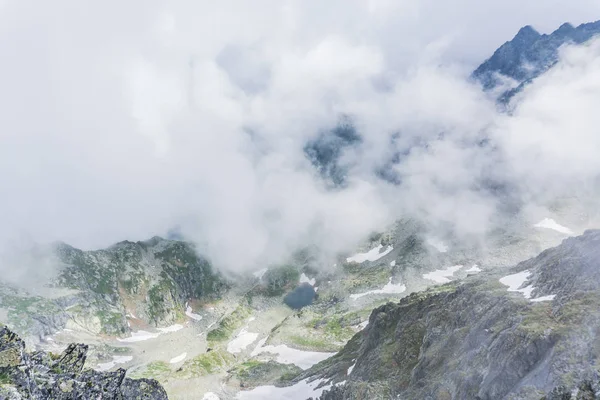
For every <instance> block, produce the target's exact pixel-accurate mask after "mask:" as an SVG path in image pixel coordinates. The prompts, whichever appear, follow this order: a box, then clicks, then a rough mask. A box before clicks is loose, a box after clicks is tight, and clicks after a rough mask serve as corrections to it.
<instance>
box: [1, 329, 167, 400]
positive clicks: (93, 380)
mask: <svg viewBox="0 0 600 400" xmlns="http://www.w3.org/2000/svg"><path fill="white" fill-rule="evenodd" d="M87 349H88V347H87V346H86V345H83V344H71V345H69V346H68V347H67V349H65V350H64V351H63V352H62V354H59V355H56V354H53V353H47V352H44V351H36V352H34V353H28V352H26V351H25V343H24V342H23V340H21V339H20V338H19V337H18V336H17V335H16V334H15V333H14V332H12V331H10V330H9V329H8V328H6V327H3V328H1V329H0V398H2V399H7V400H20V399H40V400H41V399H64V400H68V399H115V400H126V399H131V400H141V399H155V400H166V399H167V394H166V393H165V390H164V389H163V388H162V387H161V386H160V384H159V383H158V382H157V381H155V380H151V379H139V380H133V379H129V378H125V370H123V369H118V370H116V371H114V372H97V371H94V370H91V369H84V365H85V361H86V356H87Z"/></svg>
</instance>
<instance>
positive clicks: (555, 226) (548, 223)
mask: <svg viewBox="0 0 600 400" xmlns="http://www.w3.org/2000/svg"><path fill="white" fill-rule="evenodd" d="M534 227H536V228H545V229H552V230H554V231H556V232H560V233H564V234H565V235H574V233H573V231H572V230H570V229H569V228H567V227H566V226H562V225H560V224H559V223H557V222H556V221H555V220H553V219H552V218H544V219H543V220H541V221H540V222H538V223H537V224H535V225H534Z"/></svg>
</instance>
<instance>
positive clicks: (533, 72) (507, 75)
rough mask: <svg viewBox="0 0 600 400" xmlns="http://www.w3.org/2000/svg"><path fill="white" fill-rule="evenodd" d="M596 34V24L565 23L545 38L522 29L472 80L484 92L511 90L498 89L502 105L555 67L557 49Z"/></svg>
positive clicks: (599, 26)
mask: <svg viewBox="0 0 600 400" xmlns="http://www.w3.org/2000/svg"><path fill="white" fill-rule="evenodd" d="M599 33H600V21H597V22H592V23H587V24H582V25H579V26H578V27H574V26H573V25H571V24H569V23H565V24H563V25H561V26H560V28H558V29H557V30H555V31H554V32H552V33H551V34H548V35H546V34H540V33H539V32H537V31H536V30H535V29H533V28H532V27H531V26H525V27H523V28H521V30H520V31H519V32H518V33H517V35H516V36H515V37H514V38H513V39H512V40H511V41H508V42H506V43H504V44H503V45H502V46H500V47H499V48H498V50H496V51H495V52H494V54H493V55H492V57H490V58H489V59H488V60H486V61H485V62H484V63H483V64H481V65H480V66H479V67H478V68H477V69H476V70H475V71H474V72H473V78H474V79H476V80H478V81H479V82H481V84H482V86H483V88H484V89H485V90H493V89H495V88H498V87H500V88H502V87H505V86H506V85H507V84H508V85H509V86H511V88H509V89H506V88H504V89H502V92H501V93H500V94H499V100H500V101H501V102H504V103H506V102H508V101H510V99H511V98H512V97H513V96H514V95H515V94H516V93H518V92H520V91H521V90H522V89H523V87H524V86H525V85H527V84H528V83H529V82H531V81H532V80H533V79H535V78H536V77H538V76H540V75H541V74H543V73H544V72H546V71H547V70H548V69H550V68H551V67H552V66H553V65H554V64H556V62H557V61H558V50H559V48H560V46H562V45H564V44H568V43H574V44H581V43H584V42H586V41H588V40H590V39H591V38H592V37H594V36H596V35H598V34H599Z"/></svg>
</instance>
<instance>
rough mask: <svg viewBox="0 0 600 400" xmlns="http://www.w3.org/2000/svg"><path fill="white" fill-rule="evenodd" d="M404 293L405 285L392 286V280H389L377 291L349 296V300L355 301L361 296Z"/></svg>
mask: <svg viewBox="0 0 600 400" xmlns="http://www.w3.org/2000/svg"><path fill="white" fill-rule="evenodd" d="M404 291H406V286H405V285H402V284H400V283H396V284H393V283H392V278H390V280H389V282H388V283H387V285H385V286H384V287H383V288H381V289H377V290H371V291H368V292H364V293H358V294H351V295H350V298H351V299H352V300H356V299H360V298H361V297H363V296H368V295H371V294H398V293H402V292H404Z"/></svg>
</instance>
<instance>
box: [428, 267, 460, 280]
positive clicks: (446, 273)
mask: <svg viewBox="0 0 600 400" xmlns="http://www.w3.org/2000/svg"><path fill="white" fill-rule="evenodd" d="M462 267H463V266H462V265H454V266H452V267H448V268H446V269H436V270H435V271H433V272H429V273H427V274H424V275H423V278H425V279H428V280H430V281H434V282H436V283H448V282H451V280H450V279H448V278H450V277H451V276H453V275H454V273H455V272H456V271H458V270H460V269H461V268H462Z"/></svg>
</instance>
